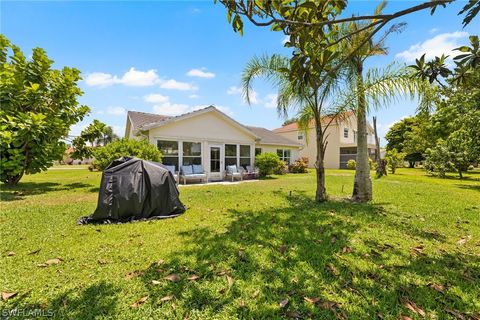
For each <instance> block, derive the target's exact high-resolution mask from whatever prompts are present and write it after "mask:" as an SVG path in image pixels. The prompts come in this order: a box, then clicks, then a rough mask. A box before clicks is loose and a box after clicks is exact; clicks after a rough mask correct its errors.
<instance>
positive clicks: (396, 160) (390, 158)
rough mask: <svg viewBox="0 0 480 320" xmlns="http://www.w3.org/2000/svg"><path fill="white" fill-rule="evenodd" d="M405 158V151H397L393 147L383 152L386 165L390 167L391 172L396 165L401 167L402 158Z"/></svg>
mask: <svg viewBox="0 0 480 320" xmlns="http://www.w3.org/2000/svg"><path fill="white" fill-rule="evenodd" d="M404 158H405V153H403V152H398V151H397V149H395V148H393V149H392V150H388V151H387V153H386V154H385V160H387V166H388V168H389V169H390V172H391V173H392V174H394V173H395V170H396V169H397V168H398V167H403V159H404Z"/></svg>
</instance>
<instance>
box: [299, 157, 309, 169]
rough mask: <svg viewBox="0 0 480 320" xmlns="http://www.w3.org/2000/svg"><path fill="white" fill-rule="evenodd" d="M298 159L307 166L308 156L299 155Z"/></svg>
mask: <svg viewBox="0 0 480 320" xmlns="http://www.w3.org/2000/svg"><path fill="white" fill-rule="evenodd" d="M300 160H302V161H303V162H304V163H305V165H306V166H307V167H308V164H309V163H310V160H308V157H301V158H300Z"/></svg>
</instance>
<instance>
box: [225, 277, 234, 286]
mask: <svg viewBox="0 0 480 320" xmlns="http://www.w3.org/2000/svg"><path fill="white" fill-rule="evenodd" d="M226 278H227V283H228V288H229V289H230V288H231V287H232V286H233V282H234V280H233V278H232V277H231V276H229V275H228V274H227V275H226Z"/></svg>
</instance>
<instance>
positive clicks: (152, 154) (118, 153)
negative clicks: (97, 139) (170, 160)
mask: <svg viewBox="0 0 480 320" xmlns="http://www.w3.org/2000/svg"><path fill="white" fill-rule="evenodd" d="M93 155H94V156H95V160H94V161H93V164H92V165H93V167H94V168H97V169H100V170H103V169H105V168H106V167H107V166H108V165H109V164H110V163H111V162H112V161H113V160H115V159H118V158H120V157H137V158H139V159H143V160H151V161H156V162H161V161H162V153H161V152H160V150H158V148H157V147H156V146H154V145H153V144H151V143H150V142H149V141H148V140H147V139H142V140H136V139H127V138H123V139H120V140H116V141H114V142H112V143H109V144H108V145H106V146H104V147H101V148H96V149H94V150H93Z"/></svg>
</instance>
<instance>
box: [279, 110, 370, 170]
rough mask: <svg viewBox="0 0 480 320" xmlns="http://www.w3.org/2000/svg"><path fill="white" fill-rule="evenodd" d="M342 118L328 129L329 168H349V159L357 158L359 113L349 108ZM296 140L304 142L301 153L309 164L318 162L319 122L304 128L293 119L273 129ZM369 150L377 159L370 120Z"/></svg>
mask: <svg viewBox="0 0 480 320" xmlns="http://www.w3.org/2000/svg"><path fill="white" fill-rule="evenodd" d="M342 118H343V119H342V120H333V121H332V122H331V124H330V126H329V127H328V129H327V131H326V133H325V134H326V136H327V143H328V144H327V149H326V152H325V159H324V160H325V167H326V168H328V169H339V168H340V169H345V168H346V166H347V161H348V160H350V159H354V160H355V159H356V156H357V117H356V115H355V113H353V112H348V113H346V114H345V116H344V117H342ZM329 122H330V118H328V117H325V118H324V119H322V124H323V125H326V124H327V123H329ZM273 131H274V132H275V133H277V134H279V135H282V136H283V137H285V138H288V139H290V140H293V141H297V142H299V143H301V144H302V149H300V151H299V156H300V157H307V158H308V160H309V167H311V168H313V167H314V166H315V160H316V156H317V147H316V142H315V139H316V134H315V123H314V122H313V121H312V122H311V124H310V126H309V128H308V130H307V132H306V133H305V132H304V131H302V130H300V129H299V128H298V124H297V123H295V122H294V123H291V124H288V125H285V126H283V127H281V128H278V129H275V130H273ZM367 139H368V150H369V155H370V157H371V158H372V159H373V157H374V155H375V136H374V131H373V127H372V126H371V125H370V124H368V137H367Z"/></svg>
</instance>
